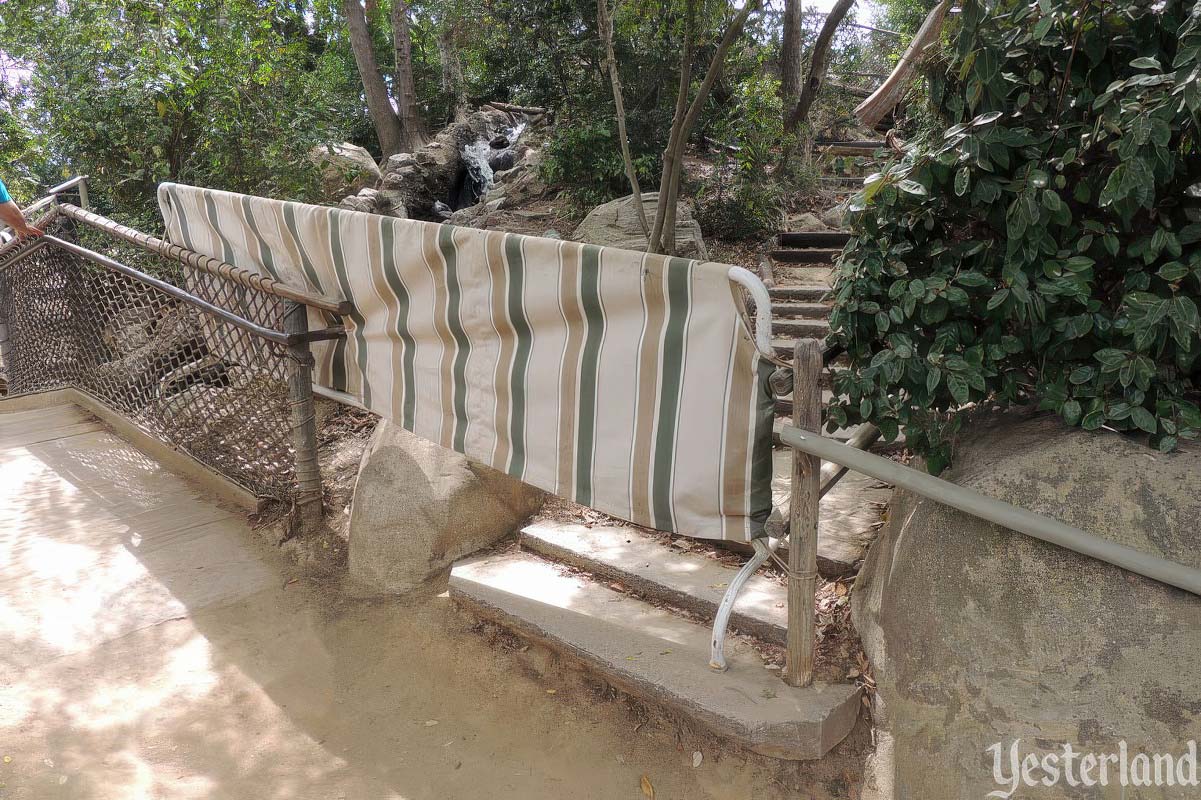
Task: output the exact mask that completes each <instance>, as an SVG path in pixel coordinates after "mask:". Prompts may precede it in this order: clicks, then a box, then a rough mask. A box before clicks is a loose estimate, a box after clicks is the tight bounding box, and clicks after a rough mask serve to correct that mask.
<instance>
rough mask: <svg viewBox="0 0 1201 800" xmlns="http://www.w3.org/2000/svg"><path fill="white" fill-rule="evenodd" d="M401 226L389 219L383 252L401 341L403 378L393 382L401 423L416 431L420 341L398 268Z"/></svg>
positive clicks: (384, 228)
mask: <svg viewBox="0 0 1201 800" xmlns="http://www.w3.org/2000/svg"><path fill="white" fill-rule="evenodd" d="M397 224H398V223H397V222H396V220H394V219H388V220H385V221H384V224H383V226H382V229H381V231H380V239H381V244H382V250H383V253H382V267H383V273H384V279H385V280H386V281H387V283H388V286H389V287H390V288H391V290H392V294H393V296H394V297H395V299H396V322H395V325H394V326H393V327H392V328H391V332H392V333H395V335H396V337H397V338H399V339H400V342H401V358H400V363H401V376H400V377H401V379H400V380H399V381H397V380H395V379H393V381H392V382H393V384H399V388H400V391H401V392H402V398H401V403H400V417H399V419H398V421H399V422H400V424H401V425H402V426H403V427H405V428H407V429H408V430H413V426H414V425H415V424H416V416H417V376H416V370H415V368H414V359H415V358H416V355H417V342H416V340H415V339H414V338H413V334H412V333H411V332H410V331H409V305H410V301H409V290H408V288H407V287H406V286H405V283H404V280H403V279H402V278H401V275H400V270H399V269H397V265H396V244H397V241H396V226H397Z"/></svg>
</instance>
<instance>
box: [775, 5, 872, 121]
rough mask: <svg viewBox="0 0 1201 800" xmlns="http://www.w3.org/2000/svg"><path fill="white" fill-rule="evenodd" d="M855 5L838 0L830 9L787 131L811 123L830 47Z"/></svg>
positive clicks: (824, 77) (827, 63) (827, 62)
mask: <svg viewBox="0 0 1201 800" xmlns="http://www.w3.org/2000/svg"><path fill="white" fill-rule="evenodd" d="M853 5H855V0H838V2H836V3H835V4H834V7H833V8H831V9H830V13H829V14H828V15H827V16H826V21H825V22H824V23H822V29H821V32H820V33H818V35H817V41H816V42H814V43H813V54H812V55H811V56H810V57H809V74H808V75H806V76H805V85H804V86H803V87H801V96H800V97H799V98H798V99H797V104H796V107H795V108H794V109H793V110H792V113H791V114H789V115H788V119H787V120H785V121H784V127H785V129H787V130H790V131H792V130H796V129H797V127H798V126H800V125H801V124H803V123H805V122H808V121H809V109H811V108H812V107H813V103H814V101H816V100H817V97H818V95H819V94H821V90H822V84H823V83H825V81H826V70H827V69H828V68H829V58H830V45H832V44H833V43H834V34H835V32H836V31H837V30H838V26H839V25H840V24H842V20H843V18H844V17H846V15H847V12H848V11H850V10H851V6H853Z"/></svg>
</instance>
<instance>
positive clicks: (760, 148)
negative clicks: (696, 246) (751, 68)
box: [697, 72, 784, 240]
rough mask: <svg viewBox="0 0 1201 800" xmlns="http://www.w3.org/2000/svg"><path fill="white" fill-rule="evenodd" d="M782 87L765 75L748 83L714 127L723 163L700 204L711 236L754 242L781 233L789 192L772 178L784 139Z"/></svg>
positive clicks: (743, 83)
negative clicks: (787, 193)
mask: <svg viewBox="0 0 1201 800" xmlns="http://www.w3.org/2000/svg"><path fill="white" fill-rule="evenodd" d="M779 86H780V82H779V80H777V79H776V78H775V77H773V76H768V75H765V74H763V73H762V72H759V73H755V74H751V75H750V76H748V77H746V78H744V79H743V80H741V81H739V82H738V84H737V85H736V86H735V87H734V90H733V92H732V93H731V97H730V99H729V101H728V102H727V103H726V104H724V105H725V109H724V111H723V113H722V114H721V115H720V116H719V117H718V118H717V120H715V122H714V124H713V125H712V126H711V127H710V131H711V137H712V139H714V140H715V142H716V145H717V147H719V148H721V152H722V154H723V163H721V164H719V165H718V168H717V170H716V172H715V175H716V177H715V179H714V180H713V181H712V183H711V185H710V186H709V187H708V191H707V192H705V193H704V194H703V195H702V197H701V198H700V200H699V202H698V203H697V221H698V222H700V225H701V229H702V230H703V231H704V232H705V233H706V234H709V235H711V236H716V237H718V238H721V239H730V240H740V239H753V238H759V237H761V236H762V235H763V234H765V233H768V232H772V231H775V230H778V229H779V227H780V223H781V220H782V215H783V207H784V197H783V194H784V192H783V191H782V189H781V187H780V185H779V183H778V182H777V181H776V180H775V179H774V178H773V177H772V176H771V175H770V174H769V173H770V170H771V167H773V166H775V162H776V161H777V160H778V157H779V156H778V149H777V148H779V146H780V144H781V142H782V141H783V139H784V123H783V114H782V110H783V109H782V103H781V100H780V95H779Z"/></svg>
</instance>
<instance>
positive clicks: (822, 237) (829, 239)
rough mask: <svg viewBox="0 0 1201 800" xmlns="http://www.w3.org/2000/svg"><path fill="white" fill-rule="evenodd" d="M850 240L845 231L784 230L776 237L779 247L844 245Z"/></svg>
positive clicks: (849, 235)
mask: <svg viewBox="0 0 1201 800" xmlns="http://www.w3.org/2000/svg"><path fill="white" fill-rule="evenodd" d="M850 240H851V234H849V233H847V232H846V231H786V232H784V233H781V234H780V235H778V236H777V237H776V241H777V243H779V245H780V247H845V246H846V243H847V242H849V241H850Z"/></svg>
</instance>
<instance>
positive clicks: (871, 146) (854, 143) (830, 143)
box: [813, 139, 888, 153]
mask: <svg viewBox="0 0 1201 800" xmlns="http://www.w3.org/2000/svg"><path fill="white" fill-rule="evenodd" d="M813 144H814V146H815V147H846V148H853V149H856V150H864V151H866V152H869V153H870V152H872V151H874V150H879V149H880V148H882V147H887V146H888V143H887V142H882V141H878V140H874V139H852V140H849V141H844V140H840V139H814V140H813Z"/></svg>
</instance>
